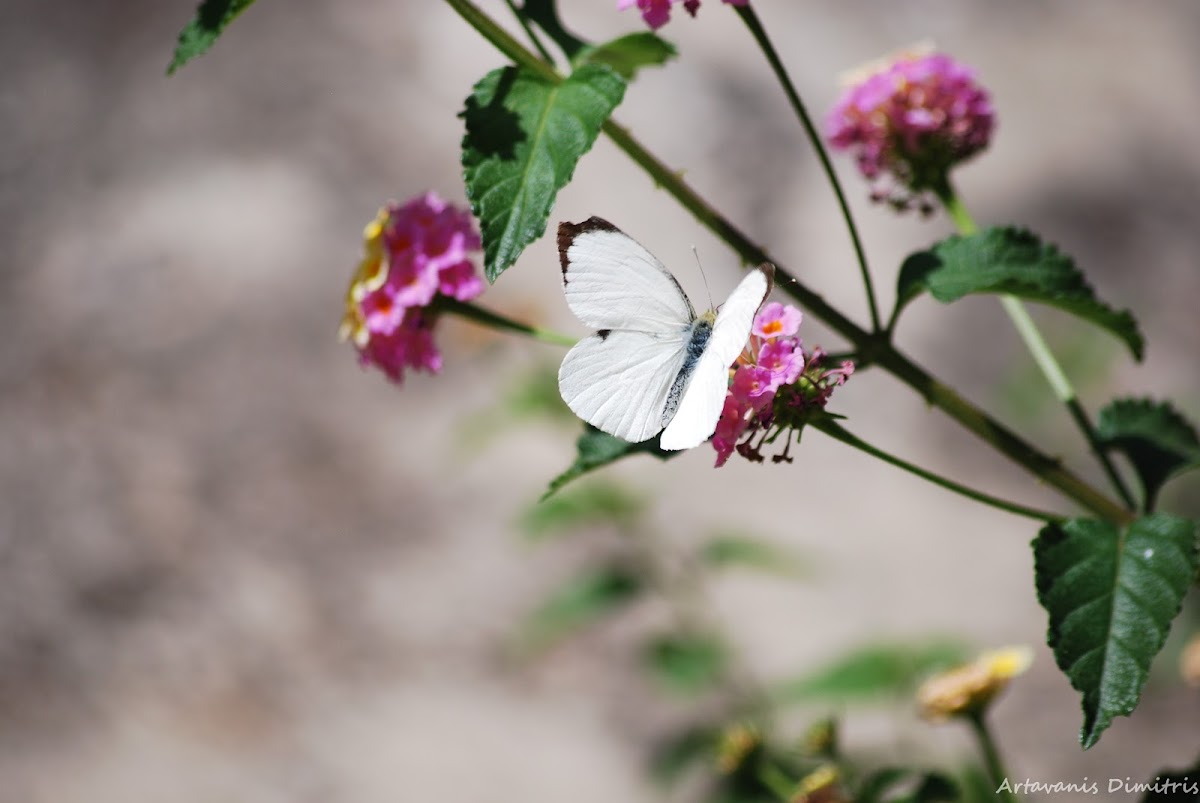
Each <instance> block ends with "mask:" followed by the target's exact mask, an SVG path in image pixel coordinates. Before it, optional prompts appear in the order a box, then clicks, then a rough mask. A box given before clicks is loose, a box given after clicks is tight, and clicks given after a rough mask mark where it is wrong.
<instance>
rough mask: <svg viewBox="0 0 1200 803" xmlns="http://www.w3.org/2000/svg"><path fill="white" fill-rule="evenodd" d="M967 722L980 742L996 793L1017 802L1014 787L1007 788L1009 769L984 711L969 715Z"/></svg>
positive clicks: (984, 761)
mask: <svg viewBox="0 0 1200 803" xmlns="http://www.w3.org/2000/svg"><path fill="white" fill-rule="evenodd" d="M967 722H968V723H970V725H971V732H972V733H973V734H974V735H975V741H976V742H978V743H979V752H980V753H982V754H983V763H984V767H985V768H986V769H987V773H988V776H989V777H990V778H991V782H992V786H993V787H994V788H995V790H996V794H997V795H1000V796H1001V797H1003V798H1004V799H1005V800H1009V801H1014V802H1015V801H1016V800H1017V796H1016V794H1015V793H1014V792H1013V791H1012V789H1010V788H1006V787H1008V786H1009V784H1006V783H1005V780H1007V778H1008V770H1006V769H1005V768H1004V762H1002V761H1001V760H1000V751H999V750H997V749H996V742H995V740H994V739H992V732H991V731H990V730H989V729H988V726H987V723H986V722H985V721H984V719H983V713H982V712H976V713H974V714H971V715H970V716H968V717H967Z"/></svg>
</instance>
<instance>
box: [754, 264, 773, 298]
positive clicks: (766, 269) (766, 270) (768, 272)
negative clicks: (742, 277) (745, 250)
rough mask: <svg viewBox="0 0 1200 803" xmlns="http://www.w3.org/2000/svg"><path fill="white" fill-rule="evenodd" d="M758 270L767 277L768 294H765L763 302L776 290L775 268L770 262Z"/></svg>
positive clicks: (760, 266)
mask: <svg viewBox="0 0 1200 803" xmlns="http://www.w3.org/2000/svg"><path fill="white" fill-rule="evenodd" d="M756 270H759V271H761V272H762V275H763V276H765V277H767V292H765V293H763V301H766V300H767V296H769V295H771V291H772V290H773V289H775V266H774V265H772V264H771V263H770V262H764V263H762V264H761V265H759V266H758V267H757V268H756Z"/></svg>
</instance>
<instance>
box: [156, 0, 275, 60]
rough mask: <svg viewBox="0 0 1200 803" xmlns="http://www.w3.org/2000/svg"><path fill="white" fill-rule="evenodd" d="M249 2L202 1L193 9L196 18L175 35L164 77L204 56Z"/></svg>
mask: <svg viewBox="0 0 1200 803" xmlns="http://www.w3.org/2000/svg"><path fill="white" fill-rule="evenodd" d="M253 3H254V0H204V2H203V3H201V4H200V7H199V8H197V9H196V16H195V17H194V18H193V19H192V21H191V22H189V23H188V24H187V25H186V26H184V29H183V30H182V31H180V32H179V43H178V44H177V45H176V46H175V55H174V56H173V57H172V59H171V63H170V64H168V65H167V75H171V74H172V73H174V72H175V71H176V70H178V69H179V68H180V67H182V66H183V65H184V64H186V63H187V62H189V61H191V60H192V59H194V58H196V56H199V55H202V54H203V53H205V52H206V51H207V50H208V49H209V48H210V47H212V46H213V42H215V41H217V37H218V36H220V35H221V33H222V32H223V31H224V30H225V28H226V27H227V26H228V25H229V23H231V22H233V21H234V19H236V18H237V16H238V15H239V14H241V13H242V12H243V11H245V10H246V9H248V8H249V7H250V6H251V5H252V4H253Z"/></svg>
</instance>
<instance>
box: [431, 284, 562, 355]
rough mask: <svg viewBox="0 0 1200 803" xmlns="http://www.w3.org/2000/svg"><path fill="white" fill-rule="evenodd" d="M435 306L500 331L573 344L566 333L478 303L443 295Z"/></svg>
mask: <svg viewBox="0 0 1200 803" xmlns="http://www.w3.org/2000/svg"><path fill="white" fill-rule="evenodd" d="M437 308H438V309H439V310H440V311H442V312H449V313H451V314H454V315H458V316H459V317H461V318H465V319H467V320H468V321H472V322H474V323H477V324H480V325H481V326H486V327H488V328H490V329H498V330H500V331H501V332H512V333H513V334H518V335H525V336H526V337H531V338H533V339H534V340H540V341H541V342H543V343H550V344H551V345H554V346H567V347H570V346H574V345H575V342H576V338H573V337H570V336H568V335H564V334H560V333H558V332H553V331H551V330H549V329H542V328H541V327H538V326H531V325H529V324H527V323H521V322H520V321H516V320H513V319H512V318H509V317H507V316H505V315H501V314H500V313H498V312H494V311H492V310H489V309H485V308H484V307H481V306H479V305H478V304H473V303H471V302H469V301H458V300H457V299H454V298H450V297H448V296H444V297H442V298H439V299H438V300H437Z"/></svg>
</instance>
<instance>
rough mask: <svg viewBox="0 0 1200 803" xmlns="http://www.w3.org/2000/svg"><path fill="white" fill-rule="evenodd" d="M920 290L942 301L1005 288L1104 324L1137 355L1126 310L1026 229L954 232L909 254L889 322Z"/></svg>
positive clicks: (1134, 329)
mask: <svg viewBox="0 0 1200 803" xmlns="http://www.w3.org/2000/svg"><path fill="white" fill-rule="evenodd" d="M925 291H928V292H929V293H930V294H931V295H932V296H933V297H934V298H936V299H937V300H938V301H940V302H942V303H943V304H948V303H950V302H951V301H957V300H958V299H960V298H962V297H963V296H967V295H972V294H976V293H1006V294H1009V295H1014V296H1017V297H1019V298H1024V299H1027V300H1029V301H1036V302H1039V303H1042V304H1047V305H1049V306H1052V307H1057V308H1058V309H1060V310H1062V311H1064V312H1068V313H1070V314H1072V315H1074V316H1076V317H1079V318H1083V319H1084V320H1086V321H1090V322H1091V323H1093V324H1095V325H1097V326H1099V327H1101V328H1103V329H1107V330H1108V331H1109V332H1111V333H1112V334H1114V335H1116V336H1117V337H1118V338H1120V339H1121V340H1122V341H1124V342H1125V344H1126V345H1127V346H1128V347H1129V350H1130V351H1132V352H1133V356H1134V357H1135V358H1137V359H1138V360H1139V361H1140V360H1141V359H1142V348H1143V341H1142V335H1141V333H1140V332H1139V331H1138V326H1137V322H1136V321H1135V320H1134V319H1133V316H1132V315H1131V314H1130V313H1129V311H1128V310H1120V311H1118V310H1115V309H1113V308H1112V307H1109V306H1108V305H1106V304H1104V303H1103V302H1101V301H1100V300H1099V299H1097V298H1096V294H1095V293H1094V292H1093V291H1092V288H1091V286H1090V285H1088V283H1087V280H1086V279H1085V278H1084V275H1083V274H1082V273H1081V272H1080V271H1079V269H1078V268H1076V267H1075V263H1074V262H1073V261H1072V259H1071V258H1070V257H1069V256H1067V255H1066V254H1063V253H1062V252H1060V251H1059V250H1058V249H1057V248H1056V247H1055V246H1053V245H1050V244H1048V243H1043V242H1042V241H1041V240H1039V239H1038V238H1037V236H1036V235H1034V234H1033V233H1031V232H1029V231H1027V230H1025V229H1018V228H1013V227H1001V228H990V229H985V230H984V231H981V232H979V233H978V234H972V235H970V236H966V237H964V236H958V235H956V236H953V237H950V238H948V239H945V240H942V241H941V242H939V243H937V244H935V245H934V246H933V248H931V249H930V250H928V251H918V252H917V253H915V254H912V255H910V256H909V257H908V259H906V260H904V264H903V265H902V266H901V267H900V277H899V280H898V282H897V288H896V309H895V311H894V312H893V313H892V324H891V327H894V326H895V321H896V319H897V318H898V317H899V315H900V311H901V310H902V309H903V308H904V307H905V305H907V304H908V303H909V302H910V301H912V300H913V299H914V298H916V297H917V296H918V295H920V294H921V293H922V292H925ZM891 327H889V328H891Z"/></svg>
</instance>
